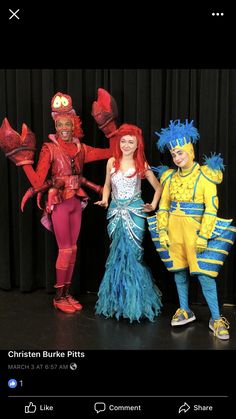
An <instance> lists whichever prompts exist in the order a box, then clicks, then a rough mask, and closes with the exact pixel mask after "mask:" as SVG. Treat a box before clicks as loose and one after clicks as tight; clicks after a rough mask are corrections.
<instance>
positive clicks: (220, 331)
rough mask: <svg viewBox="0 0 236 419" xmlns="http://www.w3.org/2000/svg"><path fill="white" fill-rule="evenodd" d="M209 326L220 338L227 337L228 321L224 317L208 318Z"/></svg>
mask: <svg viewBox="0 0 236 419" xmlns="http://www.w3.org/2000/svg"><path fill="white" fill-rule="evenodd" d="M209 328H210V329H211V330H212V332H214V336H216V337H217V338H219V339H221V340H228V339H229V332H228V329H229V322H228V320H227V319H226V318H225V317H221V318H220V319H219V320H213V319H210V321H209Z"/></svg>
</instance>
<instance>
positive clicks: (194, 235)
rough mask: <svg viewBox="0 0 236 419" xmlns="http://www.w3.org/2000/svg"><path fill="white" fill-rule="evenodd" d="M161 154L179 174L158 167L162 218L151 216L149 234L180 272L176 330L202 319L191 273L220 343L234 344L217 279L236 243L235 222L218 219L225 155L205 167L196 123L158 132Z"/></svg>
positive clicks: (175, 123) (176, 275)
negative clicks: (191, 297)
mask: <svg viewBox="0 0 236 419" xmlns="http://www.w3.org/2000/svg"><path fill="white" fill-rule="evenodd" d="M156 135H158V137H159V139H158V141H157V147H158V148H159V150H160V151H162V152H163V151H164V150H165V149H166V148H167V149H169V151H170V153H171V156H172V159H173V162H174V163H175V165H176V166H177V169H169V168H168V167H167V166H158V167H157V168H152V169H153V170H155V171H156V172H157V173H158V175H159V177H160V182H161V184H162V186H163V193H162V197H161V200H160V204H159V210H158V212H157V214H156V216H153V217H149V219H148V223H149V230H150V232H151V236H152V240H153V241H154V244H155V246H156V250H157V251H158V253H159V255H160V257H161V260H162V261H163V262H164V264H165V266H166V268H167V269H168V270H169V271H171V272H174V278H175V283H176V287H177V292H178V297H179V302H180V308H178V310H177V311H176V313H175V314H174V316H173V318H172V320H171V325H172V326H181V325H185V324H187V323H189V322H192V321H194V320H196V317H195V315H194V313H193V312H192V311H191V310H190V308H189V305H188V287H189V272H190V274H191V275H194V276H197V277H198V280H199V282H200V284H201V287H202V292H203V295H204V297H205V299H206V302H207V304H208V307H209V309H210V312H211V318H210V321H209V328H210V329H211V330H212V331H213V332H214V336H216V337H217V338H219V339H222V340H227V339H229V332H228V329H229V322H228V321H227V319H226V318H224V317H221V315H220V310H219V304H218V296H217V287H216V282H215V279H214V278H216V277H217V275H218V273H219V270H220V268H221V266H222V265H223V263H224V260H225V258H226V256H227V255H228V253H229V250H230V248H231V246H232V245H233V243H234V240H235V236H236V228H235V227H232V226H231V222H232V220H225V219H221V218H218V217H217V210H218V205H219V203H218V197H217V188H216V185H217V184H220V183H221V182H222V179H223V174H222V170H224V164H223V159H222V157H221V155H220V154H219V155H216V154H215V153H213V154H212V155H211V157H209V158H207V157H205V162H204V163H205V164H204V165H203V166H200V165H199V164H198V163H197V162H195V161H194V157H195V156H194V148H193V143H196V142H197V141H198V139H199V132H198V130H197V128H195V127H194V126H193V121H191V122H188V120H186V121H185V122H184V123H181V122H180V120H176V121H170V124H169V127H167V128H164V129H162V130H161V132H160V133H157V132H156Z"/></svg>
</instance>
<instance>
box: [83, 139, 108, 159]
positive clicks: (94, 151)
mask: <svg viewBox="0 0 236 419" xmlns="http://www.w3.org/2000/svg"><path fill="white" fill-rule="evenodd" d="M83 145H84V150H85V159H84V162H85V163H90V162H91V161H96V160H104V159H109V158H110V157H112V147H111V140H110V148H95V147H90V146H89V145H86V144H84V143H83Z"/></svg>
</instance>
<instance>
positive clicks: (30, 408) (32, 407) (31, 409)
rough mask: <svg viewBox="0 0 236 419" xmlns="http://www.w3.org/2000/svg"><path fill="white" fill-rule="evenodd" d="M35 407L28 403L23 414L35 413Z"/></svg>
mask: <svg viewBox="0 0 236 419" xmlns="http://www.w3.org/2000/svg"><path fill="white" fill-rule="evenodd" d="M36 409H37V407H36V406H35V404H33V403H32V402H30V403H29V405H28V406H25V413H35V412H36Z"/></svg>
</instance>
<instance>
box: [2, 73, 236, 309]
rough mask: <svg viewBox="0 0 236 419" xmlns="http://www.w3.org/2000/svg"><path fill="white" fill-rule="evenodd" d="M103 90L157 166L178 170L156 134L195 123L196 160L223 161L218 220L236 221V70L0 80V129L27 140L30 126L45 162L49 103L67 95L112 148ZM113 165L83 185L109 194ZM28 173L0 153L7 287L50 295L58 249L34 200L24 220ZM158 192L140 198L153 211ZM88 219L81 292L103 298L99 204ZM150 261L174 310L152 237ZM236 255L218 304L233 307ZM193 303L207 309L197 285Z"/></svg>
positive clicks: (101, 165) (93, 171) (100, 141)
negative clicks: (101, 125)
mask: <svg viewBox="0 0 236 419" xmlns="http://www.w3.org/2000/svg"><path fill="white" fill-rule="evenodd" d="M99 87H103V88H105V89H106V90H108V91H109V92H110V93H111V94H112V95H113V96H114V97H115V99H116V101H117V105H118V109H119V119H118V123H119V124H121V123H123V122H127V123H133V124H136V125H138V126H140V127H141V128H142V130H143V134H144V138H145V150H146V156H147V159H148V161H149V163H150V164H151V165H158V164H160V162H162V163H164V164H167V165H171V159H170V155H169V154H168V153H165V154H164V155H161V154H160V153H159V152H158V150H157V148H156V137H155V135H154V131H159V130H160V129H161V127H165V126H166V125H167V124H168V123H169V120H170V119H179V118H180V119H185V118H189V119H193V120H194V121H195V125H196V126H197V127H198V129H199V131H200V137H201V138H200V142H199V144H198V145H197V146H196V160H198V161H199V162H200V163H202V157H203V155H204V154H206V155H209V154H210V152H211V151H216V152H217V153H219V152H221V153H222V156H223V157H224V162H225V164H226V170H225V174H224V182H223V184H222V185H220V186H219V187H218V193H219V198H220V210H219V214H218V215H219V216H221V217H224V218H234V219H235V220H236V198H235V190H236V176H235V167H234V164H235V162H236V118H235V115H234V112H235V110H236V70H233V69H221V70H217V69H191V70H190V69H169V70H168V69H165V70H164V69H152V70H150V69H111V70H109V69H102V70H101V69H100V70H99V69H98V70H95V69H87V70H85V69H71V70H68V69H58V70H52V69H48V70H47V69H43V70H42V69H39V70H37V69H33V70H31V69H29V70H27V69H21V70H15V69H9V70H0V120H1V121H2V120H3V118H4V117H5V116H6V117H7V118H8V120H9V122H10V123H11V125H12V127H13V128H14V129H15V130H16V131H18V132H21V126H22V123H23V122H25V123H26V124H27V125H28V126H29V127H30V128H31V130H32V131H33V132H34V133H35V135H36V139H37V150H38V151H37V153H36V158H35V162H37V158H38V152H39V150H40V148H41V145H42V143H43V142H44V141H45V140H47V136H48V134H49V133H53V132H54V125H53V121H52V118H51V108H50V103H51V98H52V96H53V95H54V94H55V93H56V92H57V91H61V92H64V93H68V94H70V95H71V96H72V100H73V107H74V109H75V110H76V112H77V114H79V115H80V116H81V118H82V123H83V125H82V126H83V130H84V133H85V137H84V142H85V143H86V144H89V145H92V146H97V147H106V146H107V140H106V139H104V137H103V135H102V133H101V132H100V131H99V130H98V128H97V126H96V124H95V122H94V120H93V118H92V116H91V105H92V102H93V101H94V100H95V99H96V97H97V89H98V88H99ZM105 167H106V162H105V161H101V162H95V163H90V164H87V165H86V166H85V170H84V174H85V176H86V177H87V178H88V179H90V180H92V181H94V182H96V183H100V184H103V182H104V177H105ZM29 186H30V185H29V182H28V180H27V178H26V176H25V174H24V172H23V171H22V169H21V168H18V169H17V168H16V167H15V166H14V165H13V164H12V163H11V162H9V161H7V159H6V158H5V157H4V155H3V153H2V152H1V153H0V194H1V205H0V225H1V228H0V287H1V288H2V289H5V290H9V289H11V288H12V287H18V288H19V289H20V290H21V291H31V290H33V289H37V288H39V287H41V288H42V287H45V288H46V290H47V291H48V292H51V291H52V290H53V285H54V283H55V272H54V265H55V260H56V255H57V247H56V243H55V239H54V236H53V235H52V234H51V233H49V232H47V231H46V230H45V229H44V228H43V227H42V225H41V224H40V217H41V213H40V210H39V209H38V208H37V206H36V202H35V199H33V200H31V201H28V202H27V204H26V207H25V210H24V213H23V214H22V213H21V211H20V201H21V198H22V196H23V194H24V192H25V191H26V189H27V188H28V187H29ZM152 193H153V191H152V189H151V187H149V185H148V184H147V182H145V181H144V182H143V197H144V199H145V201H150V199H151V197H152ZM89 194H90V197H91V201H90V204H89V206H88V207H87V208H86V210H85V211H84V214H83V221H82V230H81V235H80V239H79V243H78V245H79V252H78V258H77V263H76V268H75V272H74V280H73V286H74V289H75V291H80V292H84V291H91V292H97V290H98V287H99V284H100V281H101V278H102V275H103V273H104V267H105V260H106V257H107V254H108V251H109V240H108V237H107V233H106V219H105V212H104V211H103V209H101V208H98V207H95V206H94V205H93V202H94V201H95V200H96V199H97V196H96V195H95V194H93V193H92V192H89ZM144 247H145V260H146V262H147V263H148V265H149V266H150V268H151V270H152V272H153V275H154V277H155V279H156V281H157V284H158V286H159V287H160V288H161V290H162V292H163V298H164V301H170V302H172V301H176V298H177V297H176V291H175V285H174V283H173V277H172V275H171V274H169V273H168V272H167V271H166V270H165V268H164V266H163V265H162V263H161V262H160V260H159V257H158V255H157V254H156V251H155V249H154V246H153V244H152V242H151V239H150V237H149V235H148V233H147V234H146V237H145V241H144ZM235 255H236V248H235V247H234V249H233V250H232V251H231V254H230V255H229V256H228V258H227V259H226V262H225V265H224V267H223V269H222V271H221V273H220V277H219V279H218V280H217V285H218V289H219V296H220V302H221V303H231V304H232V303H233V304H235V303H236V287H235V276H236V275H235V274H236V262H235V260H236V258H235ZM191 287H192V289H191V299H192V301H193V302H201V301H202V297H201V293H200V292H199V287H198V285H197V283H196V281H194V280H192V281H191Z"/></svg>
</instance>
